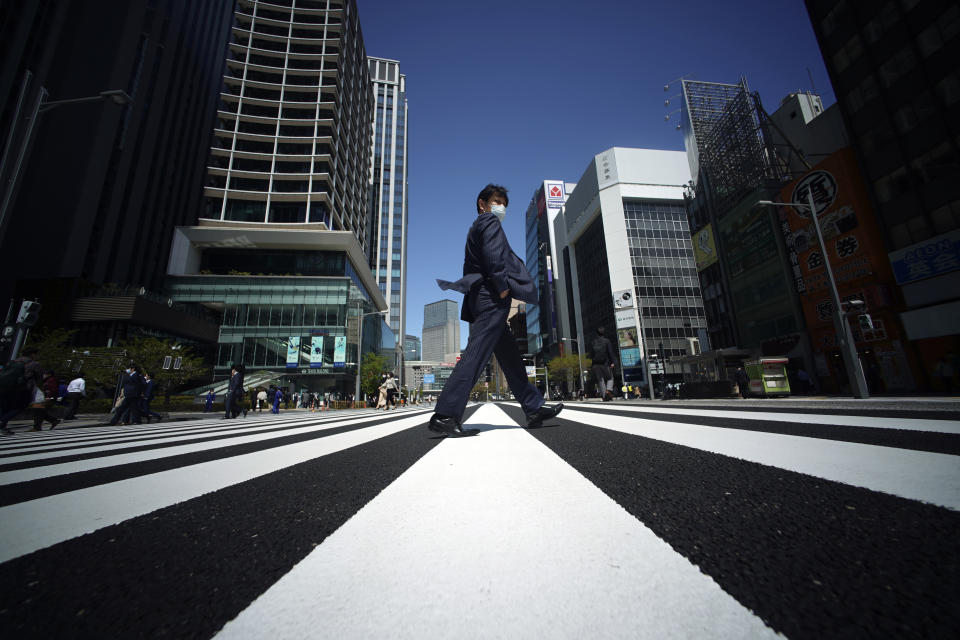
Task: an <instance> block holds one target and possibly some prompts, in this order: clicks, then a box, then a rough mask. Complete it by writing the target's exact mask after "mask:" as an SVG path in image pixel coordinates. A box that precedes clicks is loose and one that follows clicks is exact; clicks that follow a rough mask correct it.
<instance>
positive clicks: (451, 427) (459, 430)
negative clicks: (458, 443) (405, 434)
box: [427, 413, 464, 436]
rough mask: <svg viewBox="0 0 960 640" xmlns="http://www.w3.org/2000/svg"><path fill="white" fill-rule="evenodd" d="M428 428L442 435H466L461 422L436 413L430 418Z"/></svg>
mask: <svg viewBox="0 0 960 640" xmlns="http://www.w3.org/2000/svg"><path fill="white" fill-rule="evenodd" d="M427 427H428V428H429V429H430V431H433V432H434V433H442V434H444V435H448V436H462V435H464V431H463V427H461V426H460V421H459V420H457V419H456V418H454V417H452V416H444V415H440V414H439V413H435V414H433V416H431V417H430V424H429V425H427Z"/></svg>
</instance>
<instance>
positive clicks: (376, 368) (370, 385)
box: [357, 352, 390, 400]
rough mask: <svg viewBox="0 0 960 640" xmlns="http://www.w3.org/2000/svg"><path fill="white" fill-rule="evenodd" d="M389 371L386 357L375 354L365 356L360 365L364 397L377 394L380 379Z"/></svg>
mask: <svg viewBox="0 0 960 640" xmlns="http://www.w3.org/2000/svg"><path fill="white" fill-rule="evenodd" d="M389 370H390V367H389V363H388V362H387V359H386V358H385V357H383V356H381V355H379V354H376V353H373V352H370V353H365V354H363V360H362V361H361V363H360V390H361V391H362V392H363V394H364V396H367V395H369V394H371V393H376V391H377V389H378V388H379V387H380V377H381V376H382V375H383V374H384V373H386V372H387V371H389ZM357 400H359V398H357Z"/></svg>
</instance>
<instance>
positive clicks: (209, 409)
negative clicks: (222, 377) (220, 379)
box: [203, 389, 217, 413]
mask: <svg viewBox="0 0 960 640" xmlns="http://www.w3.org/2000/svg"><path fill="white" fill-rule="evenodd" d="M216 399H217V394H215V393H214V392H213V389H210V390H208V391H207V403H206V404H205V405H204V407H203V412H204V413H212V412H213V401H214V400H216Z"/></svg>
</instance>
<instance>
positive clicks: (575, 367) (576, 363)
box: [547, 353, 593, 389]
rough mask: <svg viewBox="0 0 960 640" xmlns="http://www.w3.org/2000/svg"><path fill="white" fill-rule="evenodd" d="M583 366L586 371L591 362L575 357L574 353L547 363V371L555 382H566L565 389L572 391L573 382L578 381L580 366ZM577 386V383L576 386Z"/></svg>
mask: <svg viewBox="0 0 960 640" xmlns="http://www.w3.org/2000/svg"><path fill="white" fill-rule="evenodd" d="M581 363H582V364H583V368H584V369H585V370H588V369H589V368H590V366H591V365H592V364H593V361H592V360H591V359H590V358H587V357H584V356H580V357H579V358H578V357H577V354H575V353H568V354H567V355H564V356H557V357H556V358H554V359H553V360H550V361H548V362H547V370H548V371H549V373H550V377H551V378H555V379H556V380H561V379H562V380H566V381H567V388H568V389H573V388H575V387H574V384H573V381H574V380H580V373H579V372H580V365H581ZM577 386H579V383H578V384H577Z"/></svg>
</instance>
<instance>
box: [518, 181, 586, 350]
mask: <svg viewBox="0 0 960 640" xmlns="http://www.w3.org/2000/svg"><path fill="white" fill-rule="evenodd" d="M575 186H576V185H574V184H572V183H566V182H563V181H562V180H544V181H543V182H542V183H541V184H540V186H539V187H537V189H536V191H534V193H533V198H531V200H530V204H529V205H528V206H527V211H526V216H525V227H526V237H525V249H526V255H525V258H526V266H527V271H529V272H530V275H531V277H533V280H534V282H535V283H536V285H537V291H538V292H539V300H540V301H539V303H538V304H528V305H527V307H526V319H527V336H528V337H527V340H528V345H527V346H528V348H529V349H531V351H529V353H531V354H534V355H536V356H537V357H538V358H540V359H549V358H551V357H553V356H555V355H557V354H558V353H560V352H561V351H562V350H563V347H562V346H561V345H562V344H563V341H562V338H564V337H567V338H569V337H571V336H570V329H569V327H568V326H566V317H565V314H564V313H562V312H561V311H562V309H564V308H565V305H564V300H565V298H564V296H563V292H565V291H566V289H565V288H564V287H565V285H564V283H563V279H564V274H563V272H562V270H560V269H559V268H558V266H559V265H560V264H561V262H560V260H559V259H558V258H560V256H561V254H562V247H560V246H559V245H558V244H557V239H556V234H555V232H554V221H555V220H556V218H557V216H558V215H559V214H560V210H561V209H562V207H563V204H564V203H565V202H566V201H567V198H569V197H570V193H571V191H573V188H574V187H575ZM558 296H559V298H558Z"/></svg>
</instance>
